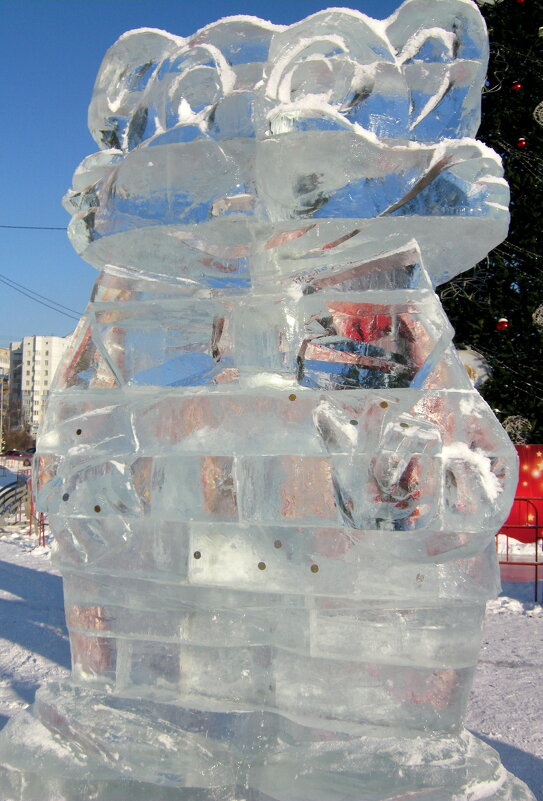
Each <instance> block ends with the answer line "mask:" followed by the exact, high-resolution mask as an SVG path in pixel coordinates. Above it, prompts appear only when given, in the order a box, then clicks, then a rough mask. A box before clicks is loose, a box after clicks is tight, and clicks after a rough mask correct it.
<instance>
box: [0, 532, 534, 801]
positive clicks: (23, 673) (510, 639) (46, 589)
mask: <svg viewBox="0 0 543 801" xmlns="http://www.w3.org/2000/svg"><path fill="white" fill-rule="evenodd" d="M530 548H531V550H530ZM523 549H524V550H523ZM515 551H516V553H517V554H519V555H522V554H523V553H528V552H529V555H530V557H531V555H532V554H533V546H518V547H517V546H515ZM542 572H543V571H542ZM533 593H534V586H533V584H532V583H529V582H527V583H522V584H521V583H517V582H515V583H513V582H508V583H505V584H504V593H503V594H502V596H500V598H498V599H497V600H495V601H491V602H490V603H489V604H488V607H487V616H486V624H485V633H484V642H483V648H482V651H481V656H480V661H479V667H478V669H477V674H476V677H475V682H474V686H473V692H472V696H471V701H470V706H469V711H468V715H467V719H466V725H467V727H468V728H469V729H470V730H471V731H473V732H474V733H475V734H477V735H478V736H480V737H482V738H483V739H484V740H485V741H486V742H487V743H489V744H490V745H492V746H493V747H494V748H496V749H497V750H498V751H499V753H500V755H501V758H502V761H503V763H504V765H505V766H506V768H508V770H510V771H511V772H513V773H515V774H516V775H517V776H519V777H520V778H521V779H523V780H524V781H525V782H526V783H527V784H528V786H529V787H530V788H531V789H532V791H533V792H534V794H535V796H536V798H537V801H543V608H542V607H541V605H540V604H536V603H534V601H533ZM542 594H543V587H541V586H540V593H539V599H540V600H541V598H542ZM0 635H1V638H0V727H1V726H3V725H4V724H5V722H6V721H7V720H8V718H9V717H10V716H11V715H13V714H15V713H16V712H17V711H18V710H20V709H24V708H25V707H26V706H28V705H29V704H30V703H32V700H33V698H34V694H35V692H36V689H37V688H38V687H39V685H40V684H43V683H44V682H46V681H50V680H54V679H60V678H62V677H63V676H66V675H67V674H68V672H69V665H70V649H69V644H68V634H67V631H66V626H65V622H64V609H63V599H62V582H61V579H60V576H59V575H58V573H56V571H55V570H54V569H53V568H52V567H51V563H50V560H49V548H48V547H45V548H43V547H38V546H37V537H30V536H29V535H28V523H26V524H20V523H19V524H18V523H15V522H4V523H2V522H1V521H0Z"/></svg>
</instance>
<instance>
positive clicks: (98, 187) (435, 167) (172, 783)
mask: <svg viewBox="0 0 543 801" xmlns="http://www.w3.org/2000/svg"><path fill="white" fill-rule="evenodd" d="M486 50H487V41H486V32H485V30H484V24H483V22H482V19H481V17H480V15H479V12H478V11H477V8H476V6H475V5H473V4H472V3H471V2H469V0H407V2H406V3H404V4H403V5H402V6H401V8H400V9H399V10H398V11H397V12H396V13H395V14H394V15H392V16H391V17H390V18H389V19H387V20H384V21H382V22H379V21H375V20H370V19H369V18H367V17H365V16H364V15H363V14H360V13H359V12H356V11H349V10H347V9H329V10H326V11H322V12H319V13H317V14H315V15H313V16H311V17H308V18H307V19H305V20H303V21H302V22H300V23H297V24H295V25H292V26H289V27H283V26H275V25H272V24H271V23H267V22H264V21H262V20H259V19H256V18H254V17H231V18H228V19H225V20H220V21H219V22H217V23H214V24H213V25H209V26H207V27H206V28H204V29H202V30H201V31H199V32H198V33H196V34H195V35H194V36H193V37H190V38H188V39H183V38H181V37H178V36H173V35H170V34H167V33H164V32H162V31H157V30H147V29H146V30H139V31H132V32H130V33H128V34H125V35H124V36H123V37H121V39H120V40H119V41H118V42H117V43H116V44H114V45H113V47H112V48H111V49H110V50H109V51H108V53H107V55H106V57H105V59H104V62H103V64H102V67H101V69H100V72H99V75H98V79H97V82H96V86H95V91H94V95H93V100H92V102H91V106H90V111H89V125H90V129H91V132H92V134H93V136H94V137H95V139H96V141H97V142H98V144H99V146H100V148H101V150H100V152H99V153H97V154H95V155H92V156H89V157H88V158H87V159H85V160H84V161H83V163H82V164H81V166H80V167H79V168H78V169H77V170H76V173H75V176H74V183H73V188H72V190H71V191H70V192H69V193H68V195H67V197H66V199H65V202H66V206H67V208H68V209H69V211H70V212H71V213H72V214H73V219H72V222H71V224H70V236H71V239H72V242H73V244H74V246H75V248H76V250H77V251H78V252H79V253H80V254H81V255H82V256H83V257H84V258H85V259H86V260H88V261H89V262H90V263H92V264H94V265H95V266H96V267H97V268H98V269H99V271H100V275H99V277H98V280H97V284H96V287H95V290H94V292H93V296H92V299H91V302H90V304H89V306H88V309H87V312H86V314H85V316H84V317H83V319H82V320H81V323H80V325H79V327H78V330H77V332H76V334H75V336H74V340H73V345H72V349H71V352H70V354H69V355H68V357H67V358H66V360H65V362H64V364H63V366H62V370H61V371H60V372H59V374H58V375H57V378H56V386H55V390H54V392H53V393H52V394H51V398H50V402H49V408H48V416H47V421H46V424H45V426H44V428H43V430H42V432H41V436H40V440H39V446H38V452H39V462H38V469H37V472H38V474H37V477H36V478H37V483H38V493H37V496H38V497H37V502H38V504H39V508H40V509H42V510H43V511H46V512H47V514H48V515H49V519H50V522H51V527H52V530H53V531H54V534H55V539H56V544H57V550H56V559H57V564H58V565H59V567H60V569H61V570H62V573H63V576H64V585H65V595H66V611H67V618H68V625H69V629H70V641H71V647H72V657H73V675H72V681H71V682H67V683H65V684H60V685H59V684H57V685H49V686H48V687H46V688H44V689H42V690H41V691H40V693H39V694H38V698H37V701H36V704H35V706H34V708H33V710H32V711H31V712H29V713H24V714H23V715H20V716H18V717H17V718H15V719H14V720H13V721H12V722H11V723H10V724H9V726H8V727H7V729H6V733H5V735H4V737H3V739H2V741H1V744H0V758H1V760H2V762H3V763H4V764H5V765H6V766H7V767H6V769H5V770H4V772H3V773H2V774H1V775H0V786H1V787H2V797H3V798H5V799H9V801H11V799H18V800H19V801H30V799H32V800H34V799H38V798H39V799H40V801H42V799H44V798H46V799H49V801H53V799H55V801H56V799H59V798H61V799H66V801H87V799H88V798H91V797H92V798H96V799H100V800H101V801H106V799H107V801H111V799H112V798H113V797H115V798H119V799H121V798H123V799H124V798H126V799H128V798H130V799H131V801H133V800H135V799H142V801H143V799H145V801H149V799H151V798H152V799H153V801H162V800H163V799H164V801H165V800H166V799H167V800H168V801H173V800H174V799H175V801H181V799H187V801H189V799H190V801H240V800H241V799H244V800H245V801H335V799H337V801H340V799H341V801H346V799H347V800H348V801H362V799H364V800H366V799H370V798H371V799H372V801H385V799H387V800H388V801H391V799H397V801H399V799H400V798H406V797H408V796H409V798H410V799H411V798H412V799H417V798H421V799H422V798H424V799H430V801H464V800H465V801H468V799H469V801H482V799H488V801H530V799H533V796H532V795H531V793H530V791H529V790H528V789H527V788H526V787H525V785H523V784H522V783H521V782H519V781H518V780H517V779H515V778H514V777H512V776H510V775H509V774H507V773H506V772H505V770H504V769H503V767H502V766H501V764H500V762H499V758H498V756H497V754H496V753H495V752H494V751H493V750H492V749H491V748H489V747H488V746H486V745H485V744H483V743H482V742H479V741H478V740H476V739H475V738H474V737H473V736H472V735H470V734H468V733H467V732H466V731H465V730H463V728H462V717H463V714H464V711H465V707H466V703H467V698H468V694H469V690H470V685H471V679H472V676H473V671H474V668H475V665H476V662H477V654H478V648H479V643H480V635H481V624H482V619H483V614H484V606H485V601H486V600H487V599H488V598H491V597H494V596H495V595H496V593H497V591H498V586H499V581H498V573H497V566H496V560H495V553H494V534H495V532H496V531H497V529H498V528H499V526H500V524H501V522H502V521H503V520H504V518H505V517H506V515H507V512H508V509H509V506H510V504H511V501H512V498H513V494H514V490H515V486H516V457H515V452H514V449H513V448H512V446H511V445H510V443H509V440H508V439H507V437H506V435H505V434H504V432H503V430H502V429H501V427H500V425H499V424H498V422H497V421H496V420H495V418H494V417H493V415H492V413H491V411H490V409H489V408H488V407H487V405H486V404H485V403H484V401H483V400H482V399H481V398H480V397H479V395H478V394H477V392H476V391H475V390H474V389H473V387H472V385H471V383H470V381H469V379H468V377H467V374H466V373H465V371H464V368H463V367H462V365H461V364H460V362H459V361H458V359H457V357H456V353H455V350H454V347H453V346H452V334H453V332H452V329H451V327H450V325H449V323H448V321H447V319H446V316H445V314H444V312H443V310H442V308H441V306H440V304H439V301H438V299H437V297H436V295H435V293H434V287H435V285H436V284H438V283H440V282H442V281H444V280H447V279H448V278H450V277H452V276H453V275H455V274H456V273H458V272H460V271H461V270H464V269H467V268H468V267H471V266H472V265H473V264H474V263H475V262H476V261H477V260H478V259H480V258H482V257H483V256H484V255H485V254H486V253H487V252H488V250H489V249H490V248H492V247H493V246H494V245H495V244H497V243H498V242H499V241H501V239H503V237H504V236H505V233H506V229H507V219H508V217H507V201H508V191H507V186H506V184H505V182H504V180H503V177H502V170H501V164H500V162H499V159H498V157H497V156H496V154H495V153H493V151H491V150H489V149H488V148H487V147H485V146H484V145H483V144H481V143H480V142H477V141H476V140H475V139H473V138H471V137H473V136H475V133H476V130H477V127H478V124H479V113H480V111H479V106H480V88H481V85H482V82H483V79H484V74H485V67H486ZM36 743H37V744H36ZM33 744H34V745H33ZM32 765H39V769H38V768H36V769H35V771H34V768H32V769H31V766H32Z"/></svg>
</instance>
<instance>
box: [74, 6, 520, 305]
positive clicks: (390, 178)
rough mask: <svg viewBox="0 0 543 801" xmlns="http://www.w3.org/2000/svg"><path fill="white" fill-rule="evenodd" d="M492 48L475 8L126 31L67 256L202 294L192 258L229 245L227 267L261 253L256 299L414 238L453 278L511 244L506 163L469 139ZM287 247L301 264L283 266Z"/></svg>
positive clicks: (97, 122) (108, 75) (109, 75)
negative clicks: (323, 260) (319, 268)
mask: <svg viewBox="0 0 543 801" xmlns="http://www.w3.org/2000/svg"><path fill="white" fill-rule="evenodd" d="M487 51H488V43H487V37H486V31H485V28H484V22H483V21H482V18H481V16H480V14H479V12H478V10H477V9H476V7H475V6H474V5H473V4H472V3H471V1H470V0H407V2H405V3H404V4H403V5H402V6H401V7H400V9H399V10H398V11H397V12H396V13H394V14H393V15H392V16H390V17H389V18H388V19H386V20H383V21H376V20H373V19H370V18H369V17H367V16H366V15H364V14H362V13H360V12H358V11H352V10H349V9H341V8H332V9H327V10H324V11H320V12H318V13H316V14H313V15H311V16H310V17H307V18H306V19H304V20H302V21H301V22H298V23H295V24H293V25H290V26H279V25H272V24H271V23H268V22H265V21H263V20H260V19H258V18H256V17H249V16H236V17H229V18H226V19H222V20H219V21H218V22H216V23H213V24H211V25H208V26H206V27H205V28H203V29H202V30H200V31H198V32H197V33H196V34H194V36H192V37H189V38H182V37H179V36H174V35H172V34H169V33H165V32H164V31H159V30H155V29H141V30H136V31H130V32H128V33H126V34H124V35H123V36H121V38H120V39H119V40H118V41H117V42H116V43H115V44H114V45H113V46H112V47H111V48H110V50H109V51H108V53H107V54H106V56H105V58H104V61H103V63H102V66H101V69H100V72H99V74H98V78H97V81H96V84H95V89H94V96H93V99H92V102H91V105H90V109H89V127H90V130H91V133H92V135H93V136H94V138H95V139H96V141H97V142H98V144H99V145H100V147H101V148H102V150H101V152H99V153H97V154H94V155H92V156H89V157H88V158H87V159H85V160H84V161H83V163H82V164H81V166H80V167H79V168H78V170H77V171H76V173H75V176H74V185H73V190H72V191H71V192H69V193H68V195H67V197H66V200H65V202H66V207H67V208H68V210H69V211H70V212H71V213H74V219H73V221H72V223H71V226H70V235H71V238H72V241H73V242H74V246H75V247H76V249H77V250H78V252H80V253H81V255H82V256H83V257H84V258H85V259H87V260H88V261H90V262H91V263H93V264H95V265H96V266H97V267H100V268H102V267H103V266H104V265H105V264H107V263H115V264H116V267H117V269H118V270H122V269H123V268H124V269H126V270H129V271H131V272H134V271H135V272H142V273H145V272H149V271H150V272H152V273H153V274H155V275H161V276H166V275H167V276H170V278H172V279H173V278H176V279H177V280H186V279H188V280H191V281H196V282H198V283H200V284H203V285H205V286H209V285H210V283H211V285H214V283H213V277H215V278H217V273H218V270H219V268H217V267H214V266H213V259H210V262H211V264H210V265H208V266H207V267H206V268H205V269H204V270H202V265H201V263H200V262H201V260H200V261H199V262H198V263H197V264H195V263H194V260H193V259H191V255H193V254H194V251H195V250H200V251H204V252H205V253H207V254H208V255H213V252H214V250H217V243H219V242H220V244H221V246H223V245H224V243H225V237H226V241H227V242H228V243H230V244H231V249H232V253H233V254H236V253H237V254H238V255H239V254H240V253H243V254H246V253H247V251H248V249H251V254H252V255H253V257H254V256H255V253H256V254H259V253H260V254H262V253H264V254H265V255H267V258H262V259H260V264H259V265H258V266H256V265H253V268H252V275H251V280H252V283H253V285H258V284H264V285H266V284H270V283H271V284H274V283H276V282H277V280H278V279H281V278H290V277H292V275H293V274H296V272H295V269H296V270H297V271H298V274H299V273H300V272H302V273H303V272H304V271H305V269H306V268H307V269H308V271H310V270H311V266H308V264H307V263H308V262H310V261H311V256H310V254H311V253H313V252H314V251H315V249H323V248H324V247H328V248H331V247H332V246H333V247H334V249H335V250H334V255H335V256H336V257H337V256H338V255H339V254H340V253H343V252H345V253H346V254H347V255H348V254H349V252H354V250H356V251H357V252H359V253H360V251H361V248H362V250H364V248H365V250H366V252H367V255H368V257H370V256H371V255H372V254H373V253H374V252H375V251H376V247H375V243H376V242H379V243H380V245H381V244H382V243H383V241H387V242H389V243H390V246H389V249H390V250H394V249H395V248H401V247H402V246H404V245H405V243H406V242H407V241H408V240H409V239H411V238H413V237H414V238H416V239H417V242H418V244H419V246H420V248H421V251H422V254H423V257H424V262H425V266H426V268H427V269H428V270H429V272H430V274H431V275H432V279H433V281H434V283H440V282H442V281H444V280H447V279H448V278H450V277H452V276H453V275H454V274H456V273H457V272H459V271H461V270H463V269H467V268H469V267H471V266H473V264H474V263H475V262H476V261H477V260H479V259H480V258H482V257H483V256H484V255H485V254H486V253H487V252H488V250H489V249H490V248H491V247H493V246H494V245H495V244H496V243H498V242H499V241H501V240H502V239H503V237H504V235H505V232H506V226H507V220H508V215H507V202H508V190H507V185H506V183H505V182H504V180H503V178H502V170H501V164H500V162H499V159H498V157H497V156H496V154H495V153H494V152H493V151H491V150H490V149H489V148H487V147H485V146H484V145H483V144H481V143H480V142H476V141H474V140H473V139H466V137H473V136H474V135H475V133H476V130H477V127H478V125H479V121H480V90H481V86H482V83H483V80H484V75H485V70H486V63H487ZM174 153H175V158H174ZM429 218H431V219H429ZM203 223H206V225H205V226H204V225H202V224H203ZM302 223H303V224H305V228H304V229H301V228H300V225H301V224H302ZM196 225H198V234H197V236H195V235H194V233H193V232H194V226H196ZM149 228H152V229H153V230H152V231H149ZM266 230H269V237H268V238H267V237H266V235H265V232H266ZM255 231H258V234H256V233H255ZM281 232H282V236H279V237H278V234H280V233H281ZM289 232H291V234H290V237H289ZM353 232H354V233H353ZM475 232H476V233H475ZM272 235H273V239H271V237H272ZM344 237H345V239H344ZM256 238H258V239H259V242H260V243H261V244H260V245H259V246H255V245H254V241H255V239H256ZM295 238H300V239H301V241H300V242H297V245H296V261H297V264H296V268H294V266H293V264H292V263H291V262H290V261H288V260H287V261H285V260H283V259H282V258H281V255H282V249H281V244H283V243H284V242H285V241H292V240H293V239H295ZM436 238H439V243H437V242H436ZM106 239H107V240H108V242H107V244H106V242H105V241H104V240H106ZM126 240H129V241H128V242H127V241H126ZM196 240H198V241H196ZM204 240H205V241H204ZM338 240H341V242H340V243H338ZM262 243H264V244H262ZM372 243H373V249H372ZM277 248H278V250H277ZM183 249H184V251H185V252H184V254H182V257H181V258H180V256H179V254H180V251H183ZM353 249H354V250H353ZM269 250H274V251H276V250H277V257H276V254H275V252H274V253H272V254H270V253H269V252H268V253H267V254H266V251H269ZM283 250H284V248H283ZM381 250H382V248H381ZM128 254H129V255H128ZM150 257H152V258H151V261H152V266H151V265H150V263H149V261H150ZM253 261H255V259H254V258H253ZM230 269H231V271H232V272H233V273H234V275H231V276H230V281H226V282H225V283H226V284H227V285H228V286H229V287H230V288H231V289H232V290H233V291H236V288H238V289H239V290H241V291H243V286H246V282H245V283H244V280H245V277H246V276H243V277H241V276H240V275H238V274H237V273H238V271H237V270H236V269H235V268H234V267H233V266H232V265H230ZM238 278H240V279H241V283H239V282H238V281H237V279H238Z"/></svg>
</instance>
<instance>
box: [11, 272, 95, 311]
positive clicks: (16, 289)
mask: <svg viewBox="0 0 543 801" xmlns="http://www.w3.org/2000/svg"><path fill="white" fill-rule="evenodd" d="M0 282H1V283H3V284H6V286H9V287H10V289H13V290H14V291H15V292H19V293H20V294H21V295H25V296H26V297H27V298H30V300H33V301H34V302H35V303H39V304H40V305H41V306H46V307H47V308H48V309H52V310H53V311H55V312H57V314H63V315H64V316H65V317H70V318H71V319H72V320H79V317H80V315H78V312H75V314H76V315H78V316H74V315H73V314H68V313H67V312H64V311H61V310H60V309H57V308H56V307H55V306H51V304H50V303H45V302H44V301H43V300H38V298H35V297H32V295H31V294H30V293H29V292H25V291H24V290H23V289H18V288H17V287H16V286H14V285H13V284H12V283H11V282H10V281H9V280H8V281H6V280H5V279H4V278H1V277H0ZM30 291H31V290H30ZM36 294H37V293H36ZM48 300H49V298H48ZM54 302H55V301H52V303H54ZM59 305H60V304H59ZM63 308H66V306H64V307H63Z"/></svg>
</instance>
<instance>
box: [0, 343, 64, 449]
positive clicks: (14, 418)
mask: <svg viewBox="0 0 543 801" xmlns="http://www.w3.org/2000/svg"><path fill="white" fill-rule="evenodd" d="M70 339H71V335H70V336H67V337H54V336H29V337H24V339H22V340H21V341H20V342H12V343H11V345H10V365H9V388H10V392H9V394H10V397H9V416H10V428H17V429H21V428H25V429H26V430H27V431H29V433H30V434H32V436H34V437H35V436H36V434H37V432H38V428H39V426H40V423H41V419H42V416H43V412H44V410H45V404H46V401H47V396H48V394H49V387H50V386H51V381H52V378H53V376H54V374H55V370H56V369H57V367H58V364H59V362H60V360H61V359H62V357H63V355H64V353H65V352H66V350H67V348H68V346H69V344H70Z"/></svg>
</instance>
